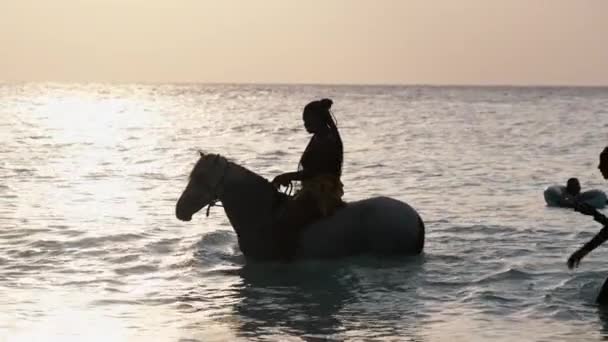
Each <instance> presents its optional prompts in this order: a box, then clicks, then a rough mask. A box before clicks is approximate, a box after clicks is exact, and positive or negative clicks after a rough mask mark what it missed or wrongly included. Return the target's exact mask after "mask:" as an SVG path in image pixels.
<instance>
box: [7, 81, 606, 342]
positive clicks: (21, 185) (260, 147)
mask: <svg viewBox="0 0 608 342" xmlns="http://www.w3.org/2000/svg"><path fill="white" fill-rule="evenodd" d="M321 97H330V98H332V99H333V100H334V108H333V109H334V114H335V116H336V117H337V119H338V122H339V127H340V130H341V134H342V138H343V141H344V145H345V164H344V184H345V192H346V195H345V198H346V200H355V199H360V198H365V197H369V196H375V195H386V196H392V197H395V198H398V199H400V200H403V201H406V202H407V203H409V204H411V205H412V206H413V207H414V208H416V209H417V210H418V211H419V213H420V214H421V216H422V217H423V219H424V220H425V222H426V227H427V235H426V247H425V252H424V254H423V255H422V256H419V257H409V258H394V259H378V258H370V257H358V258H348V259H343V260H335V261H308V262H300V263H295V264H290V265H286V264H280V263H269V264H246V263H245V260H244V259H243V257H242V255H241V253H240V251H239V249H238V246H237V245H236V237H235V234H234V232H233V231H232V229H231V227H230V225H229V223H228V221H227V219H226V217H225V215H224V213H223V211H222V209H221V208H214V209H213V210H212V211H211V215H210V217H208V218H207V217H205V215H204V213H199V214H198V215H196V216H195V217H194V219H193V220H192V221H191V222H181V221H178V220H177V219H176V218H175V216H174V208H175V203H176V200H177V198H178V197H179V196H180V194H181V191H182V190H183V188H184V186H185V185H186V183H187V176H188V173H189V172H190V170H191V168H192V166H193V165H194V163H195V162H196V160H197V154H198V152H197V151H198V150H199V149H200V150H203V151H206V152H215V153H221V154H223V155H225V156H227V157H229V158H231V159H232V160H234V161H236V162H238V163H240V164H241V165H244V166H246V167H248V168H249V169H251V170H253V171H256V172H258V173H260V174H262V175H263V176H265V177H267V178H272V177H273V176H274V175H276V174H278V173H280V172H283V171H290V170H294V169H295V168H296V166H297V162H298V159H299V155H300V153H301V152H302V150H303V149H304V147H305V144H306V142H307V140H308V138H309V136H308V135H307V134H306V132H305V131H304V129H303V127H302V122H301V110H302V108H303V106H304V105H305V104H306V103H307V102H308V101H310V100H313V99H318V98H321ZM0 119H1V120H0V180H1V182H0V227H1V229H0V341H184V342H185V341H188V342H190V341H238V340H243V341H256V340H260V341H262V340H263V341H272V340H277V341H321V340H329V341H334V340H335V341H342V340H356V341H360V340H365V341H488V340H493V341H581V340H587V341H589V340H600V339H602V338H604V337H608V311H602V310H601V309H600V308H598V307H597V306H596V305H594V299H595V296H596V294H597V292H598V290H599V288H600V286H601V284H602V282H603V281H604V279H605V277H607V276H608V261H607V258H606V257H607V256H608V253H607V251H606V248H605V247H604V248H602V247H600V248H598V249H597V250H595V251H594V252H593V253H591V254H590V255H588V256H587V257H586V258H585V259H584V260H583V262H582V263H581V266H580V268H578V269H577V270H575V271H569V270H568V269H567V267H566V259H567V257H568V256H569V255H570V253H572V252H573V251H574V250H576V249H577V248H578V247H580V246H581V245H582V244H583V243H584V242H586V241H587V240H588V239H590V238H591V237H592V236H593V235H594V233H595V232H597V231H598V230H599V229H600V227H599V225H598V224H596V223H594V222H593V221H592V220H591V219H590V218H588V217H584V216H582V215H580V214H577V213H574V212H573V211H572V210H568V209H556V208H548V207H546V205H545V203H544V200H543V195H542V192H543V190H544V188H545V187H546V186H549V185H552V184H563V183H565V181H566V179H567V178H569V177H573V176H576V177H579V179H580V180H581V183H582V186H583V190H586V189H591V188H596V189H606V183H605V182H604V181H603V180H602V178H601V175H600V174H599V172H598V170H597V169H596V166H597V156H598V153H599V152H600V151H601V150H602V148H603V147H604V146H605V145H607V144H608V134H607V132H608V88H603V89H602V88H512V87H414V86H412V87H397V86H395V87H381V86H373V87H372V86H370V87H367V86H296V85H293V86H292V85H289V86H288V85H285V86H281V85H277V86H262V85H198V84H192V85H137V84H134V85H107V84H48V83H45V84H2V85H0Z"/></svg>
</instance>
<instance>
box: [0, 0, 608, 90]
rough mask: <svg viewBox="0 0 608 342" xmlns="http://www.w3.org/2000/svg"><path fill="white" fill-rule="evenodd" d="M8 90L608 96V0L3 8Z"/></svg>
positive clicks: (189, 0) (160, 1)
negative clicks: (352, 87) (109, 85)
mask: <svg viewBox="0 0 608 342" xmlns="http://www.w3.org/2000/svg"><path fill="white" fill-rule="evenodd" d="M0 43H1V46H2V51H1V55H0V81H5V82H7V81H8V82H20V81H60V82H61V81H67V82H72V81H77V82H87V81H99V82H221V83H330V84H480V85H485V84H510V85H608V0H213V1H212V0H48V1H47V0H0Z"/></svg>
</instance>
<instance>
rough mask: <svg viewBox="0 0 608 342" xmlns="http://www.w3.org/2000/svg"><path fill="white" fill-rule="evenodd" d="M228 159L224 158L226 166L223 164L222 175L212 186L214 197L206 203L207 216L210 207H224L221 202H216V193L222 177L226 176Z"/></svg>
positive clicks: (222, 179) (217, 200) (222, 181)
mask: <svg viewBox="0 0 608 342" xmlns="http://www.w3.org/2000/svg"><path fill="white" fill-rule="evenodd" d="M228 164H229V162H228V160H226V166H224V171H223V172H222V176H221V177H220V179H219V180H218V181H217V184H215V186H214V188H213V197H214V199H213V200H212V201H211V202H210V203H209V204H208V205H207V213H206V215H207V217H209V214H210V212H211V207H222V208H223V207H224V206H223V205H221V204H217V203H218V202H219V201H220V200H219V199H218V197H219V195H218V191H217V190H218V188H219V187H220V185H221V184H223V183H224V179H225V178H226V173H228V172H227V171H228Z"/></svg>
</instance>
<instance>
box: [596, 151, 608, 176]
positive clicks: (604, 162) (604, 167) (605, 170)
mask: <svg viewBox="0 0 608 342" xmlns="http://www.w3.org/2000/svg"><path fill="white" fill-rule="evenodd" d="M597 168H598V169H600V172H601V173H602V176H604V179H608V146H606V147H605V148H604V150H603V151H602V153H600V165H598V167H597Z"/></svg>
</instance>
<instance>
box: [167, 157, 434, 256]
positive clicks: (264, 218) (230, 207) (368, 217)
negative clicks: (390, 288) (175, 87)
mask: <svg viewBox="0 0 608 342" xmlns="http://www.w3.org/2000/svg"><path fill="white" fill-rule="evenodd" d="M199 153H200V158H199V160H198V161H197V162H196V164H195V165H194V167H193V169H192V171H191V172H190V176H189V181H188V184H187V186H186V188H185V189H184V191H183V192H182V194H181V196H180V198H179V200H178V201H177V204H176V206H175V215H176V217H177V218H178V219H179V220H182V221H190V220H191V219H192V216H193V215H194V214H195V213H197V212H199V211H200V210H201V209H203V208H204V207H205V206H208V209H207V215H208V214H209V209H210V208H211V206H213V205H215V204H216V203H217V202H218V201H219V202H221V203H222V206H223V208H224V211H225V213H226V216H227V217H228V220H229V222H230V224H231V225H232V228H233V229H234V231H235V233H236V235H237V239H238V246H239V248H240V250H241V252H242V253H243V255H244V257H245V259H246V260H266V261H272V260H279V259H280V255H279V253H278V251H277V248H276V245H277V241H276V240H275V239H276V237H275V236H273V234H272V232H273V229H272V225H273V222H275V221H276V220H277V219H278V217H279V216H280V214H281V213H282V210H284V207H285V204H286V203H287V201H288V200H289V196H288V195H286V194H285V193H283V192H280V191H279V190H278V189H277V188H275V186H274V185H272V184H271V183H270V182H269V181H268V180H267V179H265V178H264V177H262V176H260V175H258V174H256V173H254V172H253V171H250V170H248V169H246V168H245V167H243V166H241V165H238V164H237V163H235V162H233V161H230V160H228V159H227V158H225V157H224V156H222V155H219V154H205V153H203V152H199ZM281 228H282V229H289V227H281ZM424 235H425V227H424V222H423V220H422V218H421V217H420V215H419V214H418V213H417V212H416V210H415V209H413V208H412V207H411V206H410V205H408V204H407V203H405V202H402V201H399V200H397V199H394V198H390V197H385V196H379V197H372V198H367V199H362V200H358V201H352V202H348V203H347V205H346V206H344V207H343V208H341V209H339V210H338V211H336V212H335V213H334V214H333V215H331V216H329V217H324V218H321V219H319V220H317V221H315V222H313V223H311V224H309V225H308V226H306V227H304V229H303V230H302V231H301V233H300V235H299V240H298V244H297V248H296V250H295V251H294V260H301V259H323V258H340V257H348V256H355V255H372V256H395V255H418V254H420V253H422V250H423V248H424Z"/></svg>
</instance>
